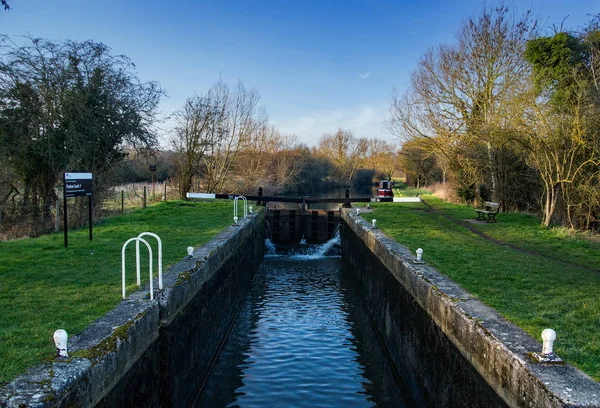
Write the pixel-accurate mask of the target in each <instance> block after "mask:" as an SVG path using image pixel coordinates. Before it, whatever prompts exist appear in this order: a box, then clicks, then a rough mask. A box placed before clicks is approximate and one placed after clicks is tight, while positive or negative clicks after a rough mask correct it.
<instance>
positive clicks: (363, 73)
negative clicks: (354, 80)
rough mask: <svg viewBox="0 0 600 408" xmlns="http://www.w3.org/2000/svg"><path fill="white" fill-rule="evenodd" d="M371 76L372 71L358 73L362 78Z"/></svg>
mask: <svg viewBox="0 0 600 408" xmlns="http://www.w3.org/2000/svg"><path fill="white" fill-rule="evenodd" d="M370 76H371V73H370V72H361V73H360V74H358V77H359V78H360V79H367V78H368V77H370Z"/></svg>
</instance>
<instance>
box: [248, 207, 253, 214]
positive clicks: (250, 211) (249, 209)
mask: <svg viewBox="0 0 600 408" xmlns="http://www.w3.org/2000/svg"><path fill="white" fill-rule="evenodd" d="M248 212H249V213H250V214H252V206H250V207H248Z"/></svg>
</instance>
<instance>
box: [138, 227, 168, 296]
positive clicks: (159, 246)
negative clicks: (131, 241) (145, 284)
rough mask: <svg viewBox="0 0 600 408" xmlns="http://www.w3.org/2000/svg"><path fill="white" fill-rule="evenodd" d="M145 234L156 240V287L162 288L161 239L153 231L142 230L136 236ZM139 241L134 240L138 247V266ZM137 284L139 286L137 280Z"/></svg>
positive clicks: (139, 236)
mask: <svg viewBox="0 0 600 408" xmlns="http://www.w3.org/2000/svg"><path fill="white" fill-rule="evenodd" d="M146 235H150V236H151V237H154V238H156V241H158V289H159V290H162V288H163V282H162V240H161V239H160V237H159V236H158V235H156V234H155V233H153V232H142V233H141V234H140V235H138V238H141V237H143V236H146ZM139 245H140V244H139V241H136V246H137V248H138V253H137V256H138V259H137V262H138V267H139ZM138 279H139V270H138ZM138 286H140V284H139V281H138Z"/></svg>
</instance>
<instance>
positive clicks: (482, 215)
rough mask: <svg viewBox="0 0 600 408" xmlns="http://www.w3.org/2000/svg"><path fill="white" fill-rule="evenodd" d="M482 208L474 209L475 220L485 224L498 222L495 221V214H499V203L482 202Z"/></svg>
mask: <svg viewBox="0 0 600 408" xmlns="http://www.w3.org/2000/svg"><path fill="white" fill-rule="evenodd" d="M483 207H484V208H476V209H475V211H477V220H482V221H485V222H498V221H496V214H498V212H500V203H493V202H491V201H484V203H483Z"/></svg>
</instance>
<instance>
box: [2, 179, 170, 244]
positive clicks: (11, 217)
mask: <svg viewBox="0 0 600 408" xmlns="http://www.w3.org/2000/svg"><path fill="white" fill-rule="evenodd" d="M57 195H58V196H59V197H60V198H59V199H58V200H57V202H56V204H55V205H53V206H52V207H51V208H49V209H47V210H43V209H39V208H35V207H34V206H30V207H29V208H24V207H23V206H22V205H19V204H20V203H15V202H9V203H6V204H5V205H4V207H3V206H1V205H0V240H9V239H16V238H22V237H26V236H39V235H42V234H46V233H50V232H60V231H62V230H63V225H64V218H63V212H64V211H63V205H64V201H63V200H64V199H63V197H62V191H61V192H58V194H57ZM177 197H178V191H177V186H176V185H175V184H174V183H169V182H168V181H163V182H154V183H128V184H121V185H118V186H115V187H113V188H112V189H110V190H109V191H108V192H107V193H105V194H103V198H102V201H101V202H100V203H99V205H98V204H96V208H94V215H93V216H94V222H96V221H98V220H99V219H102V218H106V217H111V216H115V215H118V214H123V213H126V212H129V211H133V210H136V209H140V208H145V207H147V206H149V205H152V204H155V203H158V202H161V201H167V200H169V199H171V200H174V199H176V198H177ZM68 204H69V228H77V227H81V226H83V225H85V224H86V223H87V222H88V220H87V214H88V212H87V211H77V207H79V210H82V209H83V207H87V205H88V204H87V199H85V197H80V198H77V199H70V200H69V203H68ZM71 208H74V210H72V209H71Z"/></svg>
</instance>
